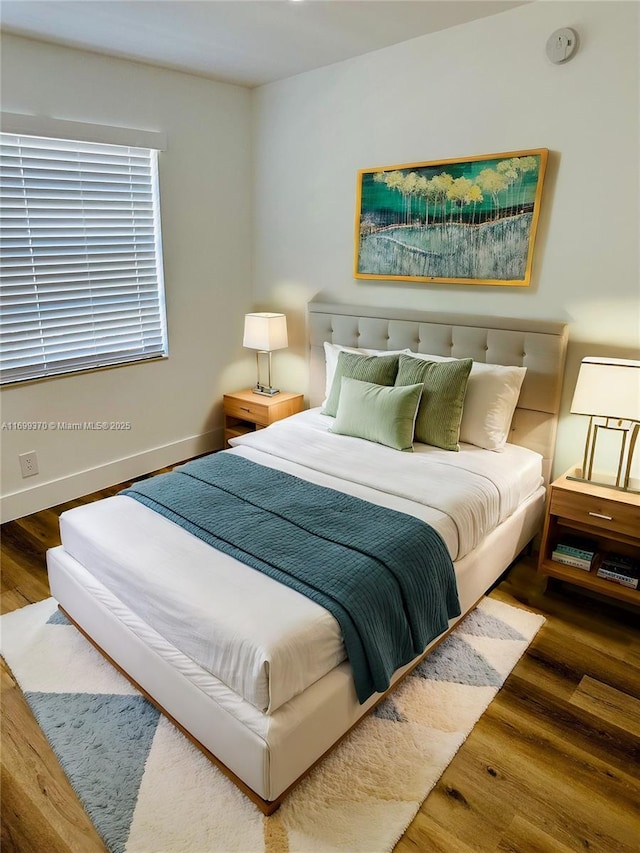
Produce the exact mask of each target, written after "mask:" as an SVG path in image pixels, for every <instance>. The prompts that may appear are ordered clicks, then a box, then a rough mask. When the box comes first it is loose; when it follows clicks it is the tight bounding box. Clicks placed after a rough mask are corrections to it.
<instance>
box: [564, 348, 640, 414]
mask: <svg viewBox="0 0 640 853" xmlns="http://www.w3.org/2000/svg"><path fill="white" fill-rule="evenodd" d="M571 413H572V414H574V415H590V416H594V417H606V418H615V419H617V420H625V421H639V420H640V361H630V360H628V359H622V358H583V359H582V364H581V365H580V372H579V374H578V381H577V382H576V390H575V391H574V394H573V402H572V404H571Z"/></svg>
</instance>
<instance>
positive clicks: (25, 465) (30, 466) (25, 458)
mask: <svg viewBox="0 0 640 853" xmlns="http://www.w3.org/2000/svg"><path fill="white" fill-rule="evenodd" d="M18 459H19V460H20V470H21V471H22V477H23V478H24V477H33V475H34V474H37V473H38V454H37V453H36V452H35V450H30V451H29V452H28V453H20V454H19V456H18Z"/></svg>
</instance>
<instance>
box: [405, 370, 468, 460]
mask: <svg viewBox="0 0 640 853" xmlns="http://www.w3.org/2000/svg"><path fill="white" fill-rule="evenodd" d="M472 364H473V359H472V358H461V359H457V360H456V361H442V362H438V361H423V360H422V359H419V358H412V357H411V356H410V355H400V356H399V363H398V375H397V377H396V385H415V384H416V383H417V382H421V383H422V385H423V387H424V390H423V392H422V399H421V400H420V408H419V409H418V417H417V418H416V428H415V440H416V441H422V442H423V443H424V444H431V445H433V446H434V447H441V448H442V449H443V450H459V449H460V448H459V447H458V438H459V437H460V422H461V421H462V409H463V406H464V395H465V394H466V392H467V381H468V379H469V373H470V372H471V365H472Z"/></svg>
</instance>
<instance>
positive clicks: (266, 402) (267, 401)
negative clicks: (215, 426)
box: [223, 388, 304, 447]
mask: <svg viewBox="0 0 640 853" xmlns="http://www.w3.org/2000/svg"><path fill="white" fill-rule="evenodd" d="M303 399H304V398H303V395H302V394H292V393H291V392H289V391H280V392H279V393H278V394H274V395H273V397H267V396H263V395H262V394H254V392H253V391H252V390H251V389H250V388H247V389H246V390H244V391H234V393H233V394H225V395H224V400H223V409H224V446H225V447H228V446H229V439H230V438H235V437H236V436H238V435H246V434H247V433H248V432H253V431H254V430H257V429H262V428H263V427H266V426H269V424H272V423H275V421H280V420H282V418H288V417H289V415H295V414H296V413H297V412H301V411H302V401H303Z"/></svg>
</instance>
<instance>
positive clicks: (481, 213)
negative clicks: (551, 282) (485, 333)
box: [354, 148, 548, 287]
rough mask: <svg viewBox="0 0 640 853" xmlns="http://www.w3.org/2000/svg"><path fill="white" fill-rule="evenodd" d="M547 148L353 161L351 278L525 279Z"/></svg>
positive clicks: (528, 277) (527, 279)
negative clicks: (379, 162) (387, 162)
mask: <svg viewBox="0 0 640 853" xmlns="http://www.w3.org/2000/svg"><path fill="white" fill-rule="evenodd" d="M547 155H548V150H547V149H546V148H536V149H533V150H530V151H509V152H506V153H504V154H485V155H482V156H478V157H467V158H465V159H456V160H438V161H434V162H428V163H408V164H405V165H402V166H385V167H381V168H378V169H361V170H360V171H359V172H358V186H357V204H356V233H355V271H354V275H355V278H361V279H385V280H391V281H393V280H398V281H424V282H450V283H454V284H476V285H478V284H480V285H487V284H495V285H520V286H523V287H526V286H528V285H529V283H530V281H531V267H532V262H533V247H534V243H535V237H536V229H537V225H538V218H539V216H540V201H541V197H542V183H543V180H544V173H545V168H546V165H547Z"/></svg>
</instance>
